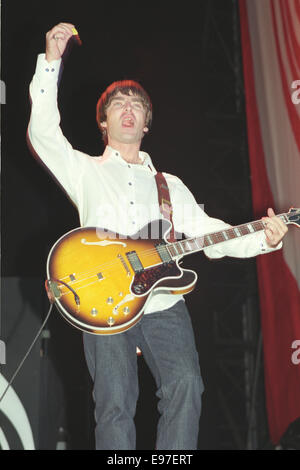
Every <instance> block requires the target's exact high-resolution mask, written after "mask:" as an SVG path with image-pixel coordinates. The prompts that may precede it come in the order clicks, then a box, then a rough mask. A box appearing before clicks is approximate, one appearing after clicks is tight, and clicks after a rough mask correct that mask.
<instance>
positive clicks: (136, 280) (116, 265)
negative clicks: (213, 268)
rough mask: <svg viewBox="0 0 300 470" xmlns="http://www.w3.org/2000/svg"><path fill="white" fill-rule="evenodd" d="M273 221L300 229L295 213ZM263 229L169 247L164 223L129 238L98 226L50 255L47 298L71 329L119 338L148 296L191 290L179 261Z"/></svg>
mask: <svg viewBox="0 0 300 470" xmlns="http://www.w3.org/2000/svg"><path fill="white" fill-rule="evenodd" d="M277 217H280V218H281V220H282V221H283V222H284V223H285V224H295V225H297V226H298V227H299V226H300V209H290V211H289V212H288V213H285V214H280V215H278V216H277ZM264 228H265V226H264V223H263V221H262V220H258V221H255V222H251V223H248V224H243V225H238V226H235V227H230V228H228V229H225V230H221V231H219V232H214V233H208V234H206V235H203V236H201V237H196V238H189V239H183V240H180V241H175V242H172V243H169V242H168V235H169V233H170V230H171V223H170V222H169V221H168V220H166V219H161V220H157V221H153V222H151V223H150V224H149V225H147V226H145V227H144V228H143V229H142V230H140V231H139V232H138V233H137V234H136V235H134V236H130V237H126V236H123V235H120V234H116V233H112V232H110V231H108V230H106V229H100V228H97V227H83V228H77V229H74V230H72V231H70V232H69V233H67V234H65V235H64V236H63V237H61V238H60V239H59V240H58V241H57V242H56V243H55V245H54V246H53V247H52V249H51V251H50V253H49V256H48V261H47V281H46V287H47V291H48V295H49V297H50V299H51V300H52V301H53V302H55V304H56V306H57V308H58V310H59V312H60V313H61V314H62V316H63V317H64V318H65V319H66V320H67V321H68V322H70V323H71V324H72V325H73V326H75V327H77V328H79V329H81V330H83V331H87V332H90V333H94V334H100V335H101V334H103V335H105V334H117V333H121V332H123V331H125V330H127V329H129V328H131V327H132V326H134V325H135V324H136V323H137V322H138V321H139V320H140V319H141V317H142V315H143V313H144V310H145V307H146V305H147V302H148V301H149V299H150V294H151V293H152V292H153V291H160V292H169V293H172V294H187V293H188V292H191V291H192V290H193V289H194V287H195V284H196V281H197V274H196V273H195V272H194V271H191V270H189V269H182V268H181V267H180V266H179V262H180V260H181V259H182V258H183V257H184V256H186V255H188V254H191V253H195V252H199V251H201V250H203V249H204V248H206V247H209V246H213V245H216V244H219V243H226V241H228V240H232V239H234V238H240V237H244V236H247V235H249V234H251V233H254V232H258V231H261V230H264Z"/></svg>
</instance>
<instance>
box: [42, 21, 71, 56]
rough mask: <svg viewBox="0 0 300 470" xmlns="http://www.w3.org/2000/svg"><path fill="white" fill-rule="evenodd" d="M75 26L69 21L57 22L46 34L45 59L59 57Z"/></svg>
mask: <svg viewBox="0 0 300 470" xmlns="http://www.w3.org/2000/svg"><path fill="white" fill-rule="evenodd" d="M72 28H75V26H74V25H73V24H71V23H59V24H58V25H56V26H54V27H53V28H52V29H51V30H50V31H48V33H47V34H46V60H47V61H48V62H51V61H52V60H57V59H60V58H61V56H62V55H63V53H64V51H65V49H66V46H67V43H68V41H69V39H70V38H71V37H72V36H73V30H72Z"/></svg>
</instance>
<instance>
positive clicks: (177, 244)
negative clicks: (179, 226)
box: [175, 242, 184, 255]
mask: <svg viewBox="0 0 300 470" xmlns="http://www.w3.org/2000/svg"><path fill="white" fill-rule="evenodd" d="M175 245H176V250H177V252H178V254H179V255H182V254H183V253H184V249H183V248H182V245H181V242H177V243H175Z"/></svg>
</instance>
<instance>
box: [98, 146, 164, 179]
mask: <svg viewBox="0 0 300 470" xmlns="http://www.w3.org/2000/svg"><path fill="white" fill-rule="evenodd" d="M139 157H140V159H141V162H142V163H141V164H131V163H130V165H135V166H137V167H139V168H143V169H145V170H148V171H150V172H151V173H153V175H156V173H157V171H156V170H155V168H154V165H153V163H152V160H151V157H150V155H149V154H148V153H146V152H142V151H140V152H139ZM109 158H114V159H117V160H118V162H120V163H121V164H122V165H128V162H126V160H124V158H122V155H121V154H120V152H118V150H115V149H113V148H112V147H110V146H109V145H107V146H106V147H105V150H104V153H103V155H102V157H101V161H102V162H104V161H105V160H108V159H109Z"/></svg>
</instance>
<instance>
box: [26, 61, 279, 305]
mask: <svg viewBox="0 0 300 470" xmlns="http://www.w3.org/2000/svg"><path fill="white" fill-rule="evenodd" d="M60 64H61V60H56V61H53V62H51V63H50V64H49V63H48V62H47V61H46V59H45V55H44V54H40V55H39V56H38V61H37V66H36V71H35V75H34V77H33V80H32V82H31V84H30V96H31V100H32V110H31V118H30V122H29V127H28V137H29V140H30V142H31V145H32V147H33V149H34V151H35V153H36V154H37V155H38V157H39V158H40V159H41V161H42V162H43V163H44V164H45V165H46V167H47V168H48V169H49V170H50V172H51V173H52V174H53V176H54V177H55V178H56V180H57V181H58V183H59V184H60V185H61V186H62V188H63V189H64V190H65V191H66V193H67V195H68V196H69V198H70V199H71V201H72V202H73V203H74V204H75V206H76V207H77V209H78V213H79V219H80V225H81V226H93V227H95V226H98V227H101V228H107V229H109V230H112V231H114V232H116V233H121V234H124V235H134V234H135V233H136V232H137V231H138V230H139V229H140V228H142V227H143V226H145V225H147V224H148V223H149V222H150V221H151V220H155V219H160V218H161V217H162V215H161V213H160V210H159V206H158V196H157V187H156V181H155V178H154V175H155V174H156V170H155V168H154V166H153V163H152V161H151V158H150V156H149V155H148V154H147V153H145V152H140V153H139V157H140V159H141V164H131V163H127V162H126V161H125V160H124V159H123V158H122V156H121V155H120V153H119V152H118V151H116V150H114V149H113V148H111V147H109V146H107V147H106V149H105V151H104V154H103V155H102V156H95V157H91V156H89V155H87V154H85V153H83V152H80V151H78V150H75V149H73V148H72V146H71V145H70V143H69V142H68V141H67V139H66V138H65V137H64V136H63V134H62V131H61V128H60V114H59V110H58V107H57V80H58V76H59V70H60ZM164 175H165V177H166V180H167V183H168V186H169V190H170V196H171V202H172V207H173V223H174V227H175V230H176V231H177V232H179V233H184V234H185V235H186V236H188V237H196V236H201V235H203V234H206V233H210V232H214V231H218V230H223V229H224V228H228V227H230V225H228V224H225V223H224V222H223V221H221V220H218V219H214V218H212V217H209V216H208V215H207V214H206V213H205V212H204V211H203V209H202V208H201V207H200V206H199V205H198V204H197V203H196V201H195V199H194V197H193V195H192V194H191V192H190V191H189V189H188V188H187V187H186V186H185V185H184V184H183V182H182V181H181V180H180V179H179V178H177V177H176V176H173V175H170V174H167V173H164ZM281 246H282V244H280V245H279V246H278V248H277V249H279V248H281ZM270 251H273V250H272V249H271V248H269V247H268V246H267V245H266V241H265V235H264V232H257V233H253V234H251V235H248V236H246V237H242V238H237V239H235V240H232V241H227V242H225V243H220V244H217V245H214V246H212V247H209V248H205V249H204V252H205V254H206V255H207V256H208V257H210V258H221V257H223V256H233V257H239V258H246V257H252V256H256V255H259V254H262V253H267V252H270ZM179 299H183V297H182V296H181V295H173V294H168V293H157V294H153V295H152V297H151V299H150V301H149V302H148V303H147V308H146V311H145V313H150V312H153V311H158V310H164V309H166V308H169V307H171V306H172V305H174V304H175V303H176V302H177V301H178V300H179Z"/></svg>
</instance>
